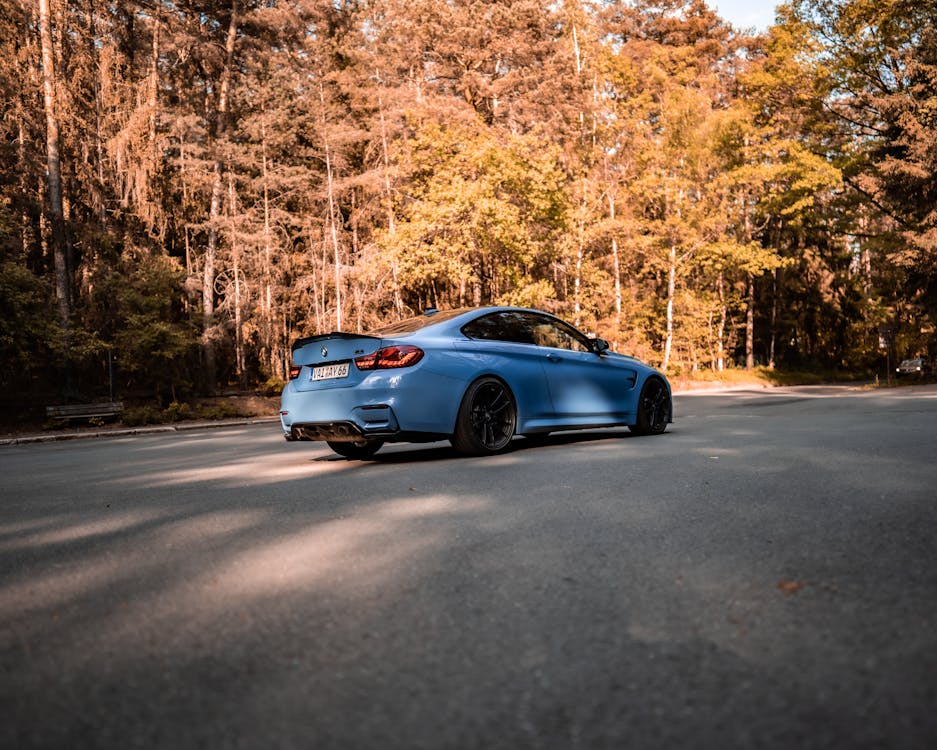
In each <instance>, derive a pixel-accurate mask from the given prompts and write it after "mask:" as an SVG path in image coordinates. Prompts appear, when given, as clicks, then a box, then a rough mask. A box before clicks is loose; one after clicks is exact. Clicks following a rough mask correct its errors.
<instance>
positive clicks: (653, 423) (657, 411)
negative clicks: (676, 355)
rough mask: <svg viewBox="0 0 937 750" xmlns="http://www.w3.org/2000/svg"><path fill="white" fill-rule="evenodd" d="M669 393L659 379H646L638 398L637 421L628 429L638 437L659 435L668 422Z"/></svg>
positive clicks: (669, 411)
mask: <svg viewBox="0 0 937 750" xmlns="http://www.w3.org/2000/svg"><path fill="white" fill-rule="evenodd" d="M672 408H673V406H672V404H671V400H670V392H669V391H668V390H667V386H666V385H664V381H663V380H661V379H660V378H648V379H647V381H645V383H644V386H643V387H642V388H641V396H640V397H639V398H638V421H637V422H636V423H635V424H632V425H628V429H629V430H631V431H632V432H634V433H636V434H638V435H660V434H661V433H662V432H663V431H664V430H666V429H667V424H668V423H669V422H670V414H671V409H672Z"/></svg>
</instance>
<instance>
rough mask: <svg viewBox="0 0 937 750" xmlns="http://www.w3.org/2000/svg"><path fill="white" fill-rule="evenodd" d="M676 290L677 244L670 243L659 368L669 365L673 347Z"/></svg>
mask: <svg viewBox="0 0 937 750" xmlns="http://www.w3.org/2000/svg"><path fill="white" fill-rule="evenodd" d="M676 292H677V246H676V245H674V244H673V243H671V245H670V262H669V264H668V269H667V334H666V337H665V339H664V359H663V361H662V362H661V365H660V369H661V370H666V369H667V367H668V366H669V365H670V352H671V350H672V349H673V303H674V297H675V296H676Z"/></svg>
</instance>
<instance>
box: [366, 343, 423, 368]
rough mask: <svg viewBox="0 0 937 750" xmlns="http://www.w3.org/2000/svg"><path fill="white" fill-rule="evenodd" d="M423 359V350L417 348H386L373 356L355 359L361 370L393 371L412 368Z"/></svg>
mask: <svg viewBox="0 0 937 750" xmlns="http://www.w3.org/2000/svg"><path fill="white" fill-rule="evenodd" d="M421 359H423V350H422V349H418V348H417V347H415V346H385V347H384V348H383V349H378V350H377V351H376V352H374V353H373V354H366V355H365V356H363V357H355V364H356V365H357V366H358V369H359V370H391V369H394V368H397V367H411V366H412V365H415V364H416V363H417V362H419V361H420V360H421Z"/></svg>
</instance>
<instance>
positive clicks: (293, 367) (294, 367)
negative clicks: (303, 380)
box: [290, 365, 303, 380]
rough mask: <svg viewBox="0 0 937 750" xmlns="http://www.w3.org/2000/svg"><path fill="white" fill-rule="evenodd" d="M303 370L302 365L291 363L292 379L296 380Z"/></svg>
mask: <svg viewBox="0 0 937 750" xmlns="http://www.w3.org/2000/svg"><path fill="white" fill-rule="evenodd" d="M302 371H303V366H302V365H290V380H296V378H298V377H299V373H301V372H302Z"/></svg>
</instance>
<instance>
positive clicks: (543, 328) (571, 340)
mask: <svg viewBox="0 0 937 750" xmlns="http://www.w3.org/2000/svg"><path fill="white" fill-rule="evenodd" d="M528 317H529V320H528V325H529V327H530V330H531V332H532V334H533V341H534V343H535V344H536V345H537V346H549V347H552V348H553V349H569V350H570V351H574V352H589V351H592V347H591V346H590V345H589V340H588V339H587V338H586V337H585V336H583V335H582V334H581V333H579V331H577V330H576V329H575V328H573V327H572V326H568V325H566V324H565V323H563V322H562V321H559V320H554V319H553V318H547V317H543V316H540V315H529V316H528Z"/></svg>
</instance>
